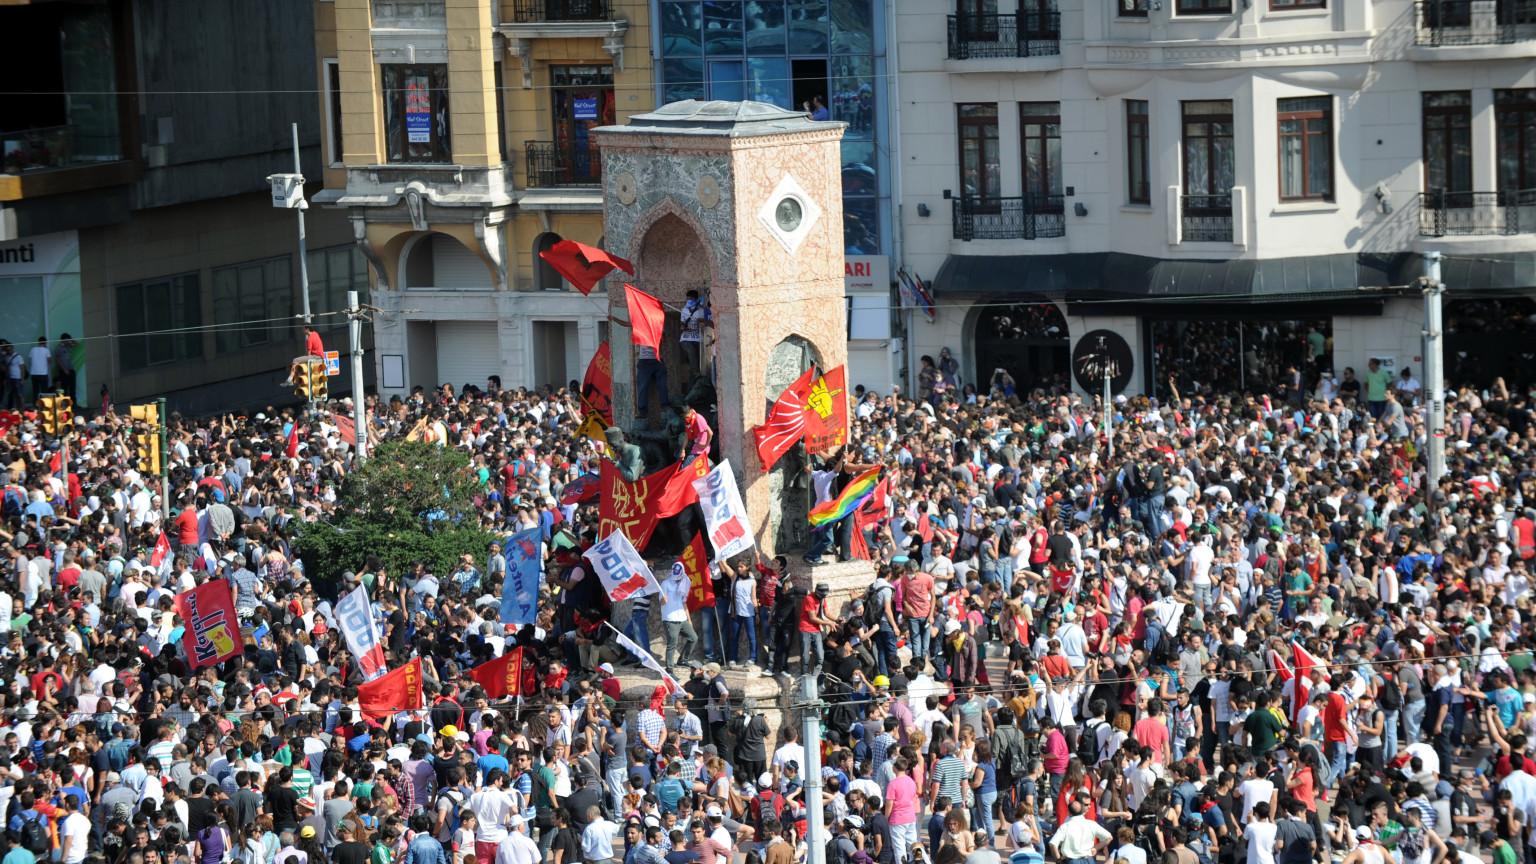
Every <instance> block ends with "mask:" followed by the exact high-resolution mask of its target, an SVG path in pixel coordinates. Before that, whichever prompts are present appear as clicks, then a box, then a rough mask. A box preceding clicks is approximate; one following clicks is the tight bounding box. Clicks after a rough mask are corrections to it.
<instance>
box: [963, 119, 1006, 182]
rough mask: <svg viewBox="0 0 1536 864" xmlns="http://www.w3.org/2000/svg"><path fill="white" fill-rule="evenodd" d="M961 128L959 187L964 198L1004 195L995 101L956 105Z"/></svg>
mask: <svg viewBox="0 0 1536 864" xmlns="http://www.w3.org/2000/svg"><path fill="white" fill-rule="evenodd" d="M957 113H958V123H959V127H960V190H961V194H962V195H964V196H965V197H966V198H972V199H976V200H979V201H988V200H991V201H996V200H997V199H998V198H1000V197H1001V196H1002V194H1003V191H1002V177H1001V175H1000V173H999V164H1000V163H999V159H998V155H999V154H998V137H997V103H995V102H985V103H980V102H973V103H967V104H962V105H959V106H957Z"/></svg>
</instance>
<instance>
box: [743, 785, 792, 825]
mask: <svg viewBox="0 0 1536 864" xmlns="http://www.w3.org/2000/svg"><path fill="white" fill-rule="evenodd" d="M750 806H751V812H752V825H753V827H754V828H756V829H757V833H758V836H762V834H763V820H764V818H765V814H766V817H767V818H772V819H774V820H777V819H778V818H779V817H780V816H782V815H783V814H784V796H783V795H780V794H779V793H778V792H777V791H775V790H773V789H764V790H762V791H761V792H759V793H757V794H756V795H754V796H752V803H751V805H750Z"/></svg>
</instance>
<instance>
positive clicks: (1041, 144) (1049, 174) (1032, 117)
mask: <svg viewBox="0 0 1536 864" xmlns="http://www.w3.org/2000/svg"><path fill="white" fill-rule="evenodd" d="M1019 137H1020V138H1021V139H1022V140H1023V142H1024V195H1025V197H1027V198H1029V199H1031V200H1032V201H1033V203H1034V204H1035V205H1037V206H1038V205H1043V204H1045V203H1047V202H1049V201H1050V200H1052V199H1053V198H1059V197H1060V196H1061V103H1059V102H1021V103H1019Z"/></svg>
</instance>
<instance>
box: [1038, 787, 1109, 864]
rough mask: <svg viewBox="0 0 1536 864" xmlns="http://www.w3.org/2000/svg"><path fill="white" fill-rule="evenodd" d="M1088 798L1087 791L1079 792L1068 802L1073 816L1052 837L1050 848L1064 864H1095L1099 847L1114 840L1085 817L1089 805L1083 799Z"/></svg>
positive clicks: (1102, 828)
mask: <svg viewBox="0 0 1536 864" xmlns="http://www.w3.org/2000/svg"><path fill="white" fill-rule="evenodd" d="M1087 796H1088V793H1087V792H1086V791H1085V792H1079V793H1078V794H1077V796H1075V797H1073V799H1072V800H1071V801H1069V802H1067V812H1069V813H1071V814H1072V816H1071V818H1070V819H1068V820H1066V821H1065V822H1063V823H1061V827H1060V828H1057V829H1056V833H1055V834H1052V835H1051V842H1050V847H1051V849H1053V850H1054V851H1055V852H1056V860H1057V861H1061V862H1063V864H1093V861H1094V858H1095V857H1096V856H1097V854H1098V850H1099V847H1100V846H1105V845H1108V844H1109V841H1110V840H1112V839H1114V838H1112V837H1111V836H1110V834H1109V832H1108V831H1105V830H1104V826H1102V825H1100V824H1099V823H1098V822H1097V821H1095V820H1093V819H1089V818H1088V817H1087V816H1086V815H1085V812H1084V811H1086V810H1087V803H1086V802H1085V801H1084V800H1083V799H1084V798H1087Z"/></svg>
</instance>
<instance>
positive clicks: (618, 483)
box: [597, 459, 710, 550]
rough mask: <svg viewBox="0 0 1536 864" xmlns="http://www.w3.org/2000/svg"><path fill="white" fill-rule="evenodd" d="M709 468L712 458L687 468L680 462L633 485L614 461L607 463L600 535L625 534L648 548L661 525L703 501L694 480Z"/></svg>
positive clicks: (603, 477) (599, 512) (600, 512)
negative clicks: (663, 521) (666, 519)
mask: <svg viewBox="0 0 1536 864" xmlns="http://www.w3.org/2000/svg"><path fill="white" fill-rule="evenodd" d="M709 467H710V466H709V460H708V459H694V460H692V461H691V462H689V463H688V464H687V465H686V466H685V465H684V464H683V463H681V462H677V463H674V464H672V465H669V466H667V467H666V468H663V469H661V470H660V471H657V472H656V473H654V474H647V475H645V476H644V477H641V478H640V479H639V480H636V481H635V482H633V483H630V482H628V481H626V480H625V479H624V478H623V477H620V476H619V469H618V467H617V466H616V465H614V464H613V462H611V461H609V460H606V459H605V460H603V467H602V469H601V472H600V477H601V486H602V490H603V491H602V500H601V501H600V502H599V503H598V526H597V535H598V536H599V537H607V536H608V535H610V534H612V533H613V532H615V531H623V532H624V536H625V537H627V538H629V542H630V544H631V545H633V546H634V547H635V548H636V549H641V550H643V549H645V544H647V543H649V542H650V540H651V534H652V533H653V532H654V531H655V530H656V523H657V522H659V521H661V520H662V519H665V518H667V517H669V516H676V515H677V514H678V513H681V512H682V511H683V508H685V507H687V506H688V505H689V504H693V503H695V502H697V501H698V500H699V493H698V492H697V491H696V490H695V489H694V488H693V481H695V480H697V479H699V478H700V477H703V476H705V475H707V474H708V473H709Z"/></svg>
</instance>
